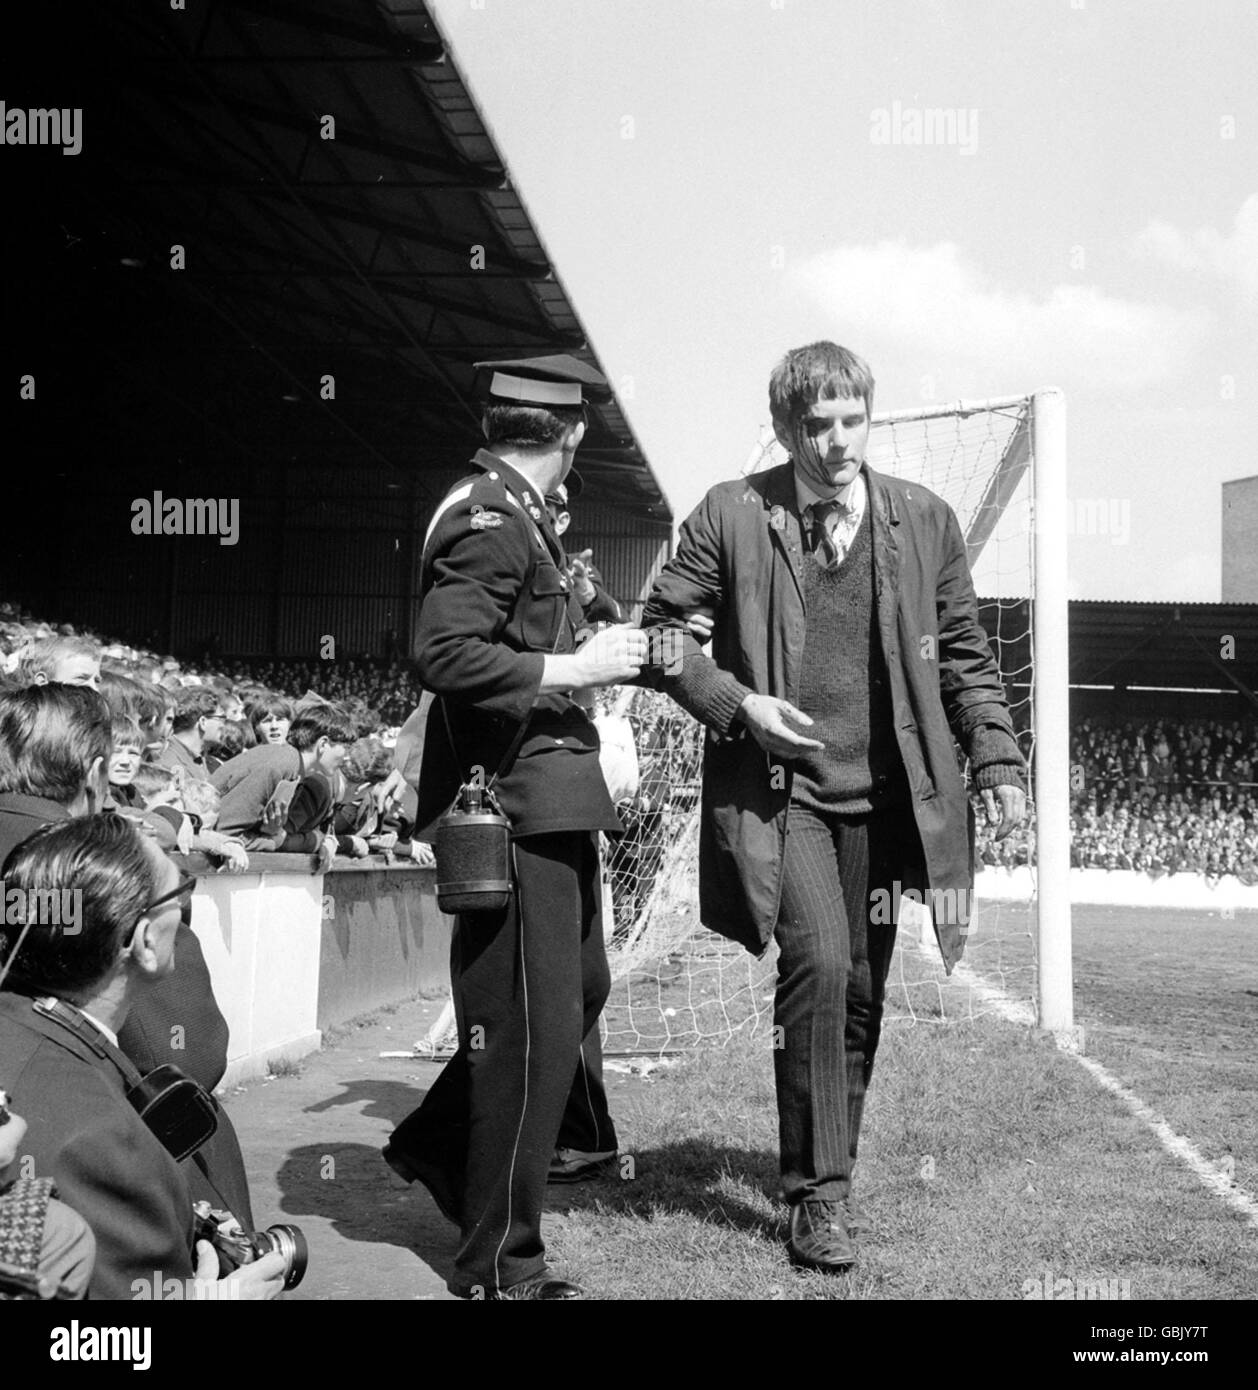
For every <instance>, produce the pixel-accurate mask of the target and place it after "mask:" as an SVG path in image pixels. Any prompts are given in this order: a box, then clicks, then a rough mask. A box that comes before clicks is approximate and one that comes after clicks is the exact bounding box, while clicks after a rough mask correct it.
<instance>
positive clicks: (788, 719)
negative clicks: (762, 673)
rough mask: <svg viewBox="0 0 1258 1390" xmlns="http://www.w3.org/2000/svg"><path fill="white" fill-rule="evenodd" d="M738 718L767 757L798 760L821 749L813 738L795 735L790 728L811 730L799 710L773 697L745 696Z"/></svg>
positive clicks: (807, 720) (808, 721) (821, 745)
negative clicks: (810, 751) (806, 753)
mask: <svg viewBox="0 0 1258 1390" xmlns="http://www.w3.org/2000/svg"><path fill="white" fill-rule="evenodd" d="M738 718H739V719H741V720H742V721H743V723H744V724H746V726H747V728H748V729H749V730H750V731H751V736H752V738H754V739H755V740H756V742H757V743H758V744H759V745H760V747H761V748H763V749H764V751H765V752H766V753H776V754H777V755H778V757H781V758H797V757H798V756H799V755H800V754H801V753H803V752H806V751H807V750H808V749H810V748H824V747H825V744H824V743H821V742H820V741H819V740H817V739H815V738H808V737H806V736H805V735H803V734H797V733H796V732H795V730H794V729H793V728H792V727H791V725H792V724H795V725H798V726H799V727H801V728H805V729H807V728H810V727H811V726H812V720H811V719H809V717H808V716H807V715H806V714H805V713H804V711H803V710H802V709H796V708H795V706H794V705H793V704H791V702H790V701H789V700H779V699H778V698H777V696H776V695H748V696H747V698H746V699H745V700H744V701H743V702H742V704H741V705H739V707H738Z"/></svg>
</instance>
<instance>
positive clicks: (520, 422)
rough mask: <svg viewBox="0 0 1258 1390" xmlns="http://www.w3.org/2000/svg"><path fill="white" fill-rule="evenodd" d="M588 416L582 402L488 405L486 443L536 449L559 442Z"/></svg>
mask: <svg viewBox="0 0 1258 1390" xmlns="http://www.w3.org/2000/svg"><path fill="white" fill-rule="evenodd" d="M584 419H585V409H584V407H582V406H579V405H573V406H567V405H553V406H538V405H498V404H496V403H491V404H489V405H487V406H486V407H485V413H484V416H483V418H482V421H481V424H482V428H483V429H484V431H485V442H486V443H487V444H488V445H489V446H490V448H492V447H493V446H494V445H495V444H506V445H509V446H510V447H513V448H517V449H536V448H539V447H544V446H545V445H548V444H558V443H559V441H560V440H561V439H562V438H563V437H564V435H565V434H567V433H568V431H569V430H570V429H572V428H573V427H574V426H575V425H578V424H580V422H581V421H582V420H584Z"/></svg>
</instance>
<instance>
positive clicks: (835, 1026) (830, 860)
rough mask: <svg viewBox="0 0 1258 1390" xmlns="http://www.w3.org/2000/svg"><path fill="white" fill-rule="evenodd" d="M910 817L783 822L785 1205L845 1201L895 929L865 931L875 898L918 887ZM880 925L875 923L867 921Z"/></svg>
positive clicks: (806, 816) (778, 1069)
mask: <svg viewBox="0 0 1258 1390" xmlns="http://www.w3.org/2000/svg"><path fill="white" fill-rule="evenodd" d="M921 875H922V852H921V843H920V840H919V838H918V834H917V827H916V825H915V823H914V821H913V815H912V812H911V810H910V809H909V808H908V807H903V808H895V809H892V810H886V811H875V812H871V813H870V814H868V815H864V816H854V817H844V816H830V815H821V814H818V813H817V812H814V811H812V810H809V809H807V808H805V807H803V806H798V805H795V804H792V805H791V807H790V809H789V813H788V817H787V834H786V849H785V862H784V865H783V874H782V904H781V909H780V912H779V915H778V924H777V931H776V938H777V942H778V946H779V949H780V955H779V957H778V985H777V997H776V1001H775V1006H774V1023H775V1025H776V1028H777V1030H779V1031H777V1033H776V1039H777V1046H776V1048H775V1050H774V1054H773V1062H774V1072H775V1078H776V1081H777V1100H778V1127H779V1136H780V1143H781V1160H782V1189H783V1194H784V1195H785V1197H786V1200H787V1202H788V1203H790V1204H791V1205H794V1204H795V1203H797V1202H801V1201H839V1200H841V1199H842V1198H844V1197H846V1196H847V1195H848V1193H849V1191H850V1190H851V1181H852V1168H853V1165H854V1164H855V1162H856V1149H857V1142H858V1140H859V1138H860V1126H861V1115H862V1112H863V1110H864V1105H865V1094H866V1091H867V1090H868V1088H869V1079H870V1076H871V1075H872V1073H873V1067H874V1054H875V1053H876V1052H877V1050H878V1038H879V1035H880V1033H881V1031H882V1006H883V994H884V992H885V989H886V981H887V970H888V967H889V966H890V963H891V951H892V947H893V946H894V944H895V923H894V921H892V922H891V923H889V924H887V925H883V924H881V923H880V922H879V923H872V922H871V921H870V916H871V907H872V905H873V903H875V902H877V901H878V898H877V897H876V896H875V895H876V894H877V891H878V890H879V889H884V890H886V891H887V892H888V893H891V892H892V885H893V883H894V882H895V881H896V880H898V881H899V883H900V885H901V890H902V891H903V889H904V888H906V887H910V886H917V885H919V884H920V882H921ZM874 915H877V916H886V915H888V914H886V913H885V912H883V913H878V914H874Z"/></svg>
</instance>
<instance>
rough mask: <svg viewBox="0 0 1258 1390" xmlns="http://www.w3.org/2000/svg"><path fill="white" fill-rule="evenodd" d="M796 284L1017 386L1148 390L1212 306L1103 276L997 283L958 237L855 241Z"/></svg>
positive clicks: (839, 324) (923, 356)
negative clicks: (1179, 303)
mask: <svg viewBox="0 0 1258 1390" xmlns="http://www.w3.org/2000/svg"><path fill="white" fill-rule="evenodd" d="M792 273H793V276H794V279H795V283H796V284H797V285H798V286H799V287H800V288H801V289H802V290H803V291H804V293H805V294H807V295H808V296H810V297H811V298H812V299H813V300H814V301H815V302H816V303H817V304H818V305H819V306H820V307H821V309H822V310H823V311H824V312H825V314H826V315H827V317H828V318H830V319H831V320H832V321H833V322H834V323H835V325H836V331H838V330H841V332H840V336H843V335H846V336H848V337H850V338H852V339H854V340H855V339H858V338H859V340H860V341H862V342H866V343H868V342H870V341H871V340H885V341H886V342H887V343H888V344H889V346H890V347H891V348H892V349H893V350H894V351H896V352H897V353H899V354H901V355H902V356H907V355H910V354H911V356H912V359H913V361H914V362H918V361H920V362H921V363H923V364H924V369H926V370H930V369H931V367H932V365H934V366H936V367H938V368H939V369H942V368H944V367H946V368H947V370H948V371H949V373H950V374H951V373H953V372H954V371H964V372H965V373H967V374H969V375H971V376H979V377H984V378H989V377H990V378H998V379H1000V380H1002V381H1007V382H1009V383H1010V389H1017V387H1018V384H1019V383H1026V382H1030V383H1032V384H1033V385H1035V386H1041V385H1047V384H1050V383H1055V384H1058V385H1062V386H1066V385H1069V384H1071V383H1076V384H1084V385H1087V386H1090V387H1098V388H1104V389H1124V390H1127V389H1139V388H1141V387H1145V386H1151V385H1155V384H1157V383H1159V382H1164V381H1168V380H1171V379H1173V378H1174V377H1175V376H1176V375H1177V374H1178V373H1180V372H1181V371H1182V370H1184V368H1185V367H1186V364H1187V363H1188V361H1189V359H1190V358H1191V356H1192V355H1193V353H1194V352H1195V351H1196V348H1197V346H1198V344H1199V343H1200V341H1201V339H1202V337H1203V336H1204V334H1205V331H1206V328H1207V326H1208V324H1209V316H1208V314H1206V313H1205V311H1203V310H1181V309H1174V308H1171V307H1169V306H1166V305H1159V304H1141V303H1136V302H1133V301H1128V300H1122V299H1116V298H1114V297H1112V296H1110V295H1106V294H1104V293H1102V291H1101V290H1100V289H1098V288H1097V287H1096V286H1095V285H1074V284H1061V285H1057V286H1055V287H1054V288H1053V289H1051V290H1050V291H1048V293H1047V294H1044V295H1039V296H1037V295H1033V294H1027V293H1019V292H1014V291H1009V290H1006V289H1003V288H1001V287H999V286H997V285H995V284H993V283H992V282H991V281H990V279H989V277H987V276H986V275H984V274H983V272H982V271H981V270H979V269H978V268H977V267H976V266H973V265H971V264H969V263H967V262H966V261H965V260H964V259H963V258H962V256H961V253H960V251H959V249H958V248H957V246H956V245H955V244H954V243H953V242H940V243H939V244H938V245H936V246H931V247H922V248H918V247H910V246H908V245H907V244H906V243H905V242H903V241H894V242H892V241H884V242H879V243H878V244H877V245H873V246H844V247H839V248H837V249H836V250H833V251H827V252H824V253H823V254H821V255H819V256H814V257H812V258H811V259H810V260H808V261H806V262H804V263H802V264H801V265H799V266H797V267H796V268H795V270H794V271H793V272H792Z"/></svg>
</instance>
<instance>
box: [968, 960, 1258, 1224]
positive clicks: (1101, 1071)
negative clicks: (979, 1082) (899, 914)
mask: <svg viewBox="0 0 1258 1390" xmlns="http://www.w3.org/2000/svg"><path fill="white" fill-rule="evenodd" d="M952 973H953V976H954V977H957V978H959V979H961V980H962V981H964V982H965V984H967V985H968V986H969V987H970V989H971V990H972V991H973V992H974V994H975V996H976V998H978V1000H979V1001H980V1002H981V1003H982V1004H984V1005H986V1006H988V1007H990V1008H991V1009H992V1011H993V1012H994V1013H996V1014H998V1015H999V1016H1000V1017H1001V1018H1003V1019H1006V1020H1007V1021H1008V1022H1010V1023H1018V1024H1021V1025H1023V1026H1024V1027H1034V1026H1035V1011H1034V1010H1033V1009H1032V1008H1031V1006H1030V1005H1029V1004H1025V1003H1022V1002H1021V1001H1019V1000H1017V999H1011V998H1010V997H1009V995H1007V994H1006V993H1005V992H1004V990H1003V989H1001V988H1000V987H999V986H998V985H993V984H991V983H990V982H989V981H987V980H984V979H983V977H982V976H981V975H979V974H977V973H976V972H975V971H974V970H973V969H971V967H969V966H968V965H964V964H961V965H958V966H957V967H956V968H955V969H954V970H953V972H952ZM1053 1041H1054V1043H1055V1044H1056V1045H1057V1049H1058V1051H1060V1052H1061V1053H1063V1055H1065V1056H1067V1057H1069V1058H1071V1060H1073V1061H1075V1062H1078V1063H1079V1065H1080V1066H1081V1067H1083V1068H1084V1070H1085V1071H1087V1072H1088V1073H1089V1074H1090V1075H1091V1076H1092V1078H1093V1079H1094V1080H1095V1081H1098V1082H1099V1083H1100V1084H1101V1085H1102V1086H1104V1087H1105V1089H1106V1090H1107V1091H1109V1092H1110V1094H1111V1095H1114V1096H1117V1097H1118V1099H1119V1100H1121V1101H1122V1103H1123V1104H1124V1105H1125V1106H1126V1107H1127V1109H1128V1110H1130V1111H1131V1113H1132V1114H1133V1115H1134V1116H1135V1117H1136V1118H1137V1119H1138V1120H1139V1121H1140V1122H1141V1123H1142V1124H1143V1125H1144V1126H1145V1127H1146V1128H1147V1129H1149V1130H1151V1131H1152V1133H1153V1136H1154V1137H1155V1138H1156V1139H1157V1141H1158V1143H1159V1144H1161V1145H1162V1147H1163V1148H1164V1149H1165V1150H1166V1152H1167V1153H1168V1154H1170V1155H1171V1157H1172V1158H1177V1159H1178V1160H1179V1161H1180V1162H1181V1163H1182V1164H1184V1165H1185V1167H1187V1168H1189V1169H1190V1170H1191V1171H1192V1172H1193V1174H1194V1175H1195V1176H1196V1177H1197V1178H1198V1179H1199V1180H1200V1182H1201V1183H1202V1185H1203V1186H1204V1187H1205V1188H1206V1189H1207V1190H1208V1191H1209V1192H1211V1193H1213V1195H1214V1196H1216V1197H1219V1198H1221V1199H1222V1200H1223V1201H1224V1202H1226V1203H1227V1204H1228V1206H1229V1207H1231V1208H1232V1210H1233V1211H1235V1212H1237V1213H1238V1214H1239V1215H1241V1216H1243V1217H1245V1219H1246V1224H1247V1225H1249V1226H1251V1227H1253V1228H1254V1229H1255V1230H1258V1199H1255V1197H1254V1196H1253V1194H1252V1193H1251V1192H1248V1191H1247V1190H1246V1189H1245V1188H1243V1187H1242V1186H1241V1185H1240V1183H1238V1182H1237V1181H1236V1180H1235V1179H1234V1178H1231V1177H1229V1176H1228V1175H1227V1174H1226V1173H1225V1172H1224V1171H1223V1170H1222V1169H1221V1168H1220V1167H1219V1166H1218V1164H1216V1163H1211V1162H1210V1160H1209V1159H1208V1158H1207V1157H1206V1156H1205V1154H1203V1153H1202V1152H1201V1150H1200V1149H1199V1148H1197V1146H1196V1145H1195V1144H1194V1143H1193V1142H1192V1140H1191V1139H1186V1138H1185V1137H1184V1136H1183V1135H1182V1134H1178V1133H1176V1131H1175V1130H1173V1129H1172V1128H1171V1126H1170V1125H1169V1124H1168V1123H1167V1121H1166V1120H1165V1119H1164V1118H1163V1117H1162V1116H1161V1115H1159V1114H1158V1112H1157V1111H1156V1110H1154V1108H1153V1107H1152V1106H1151V1105H1149V1104H1148V1103H1147V1102H1146V1101H1143V1100H1141V1099H1140V1097H1139V1096H1138V1095H1136V1093H1135V1092H1134V1091H1133V1090H1131V1089H1130V1088H1129V1087H1127V1086H1124V1085H1123V1083H1122V1082H1121V1081H1119V1079H1118V1078H1117V1077H1116V1076H1114V1074H1113V1073H1112V1072H1110V1071H1109V1070H1108V1069H1107V1068H1106V1067H1103V1066H1102V1065H1101V1063H1100V1062H1097V1061H1095V1060H1094V1059H1093V1058H1091V1057H1085V1056H1084V1055H1083V1054H1082V1053H1081V1052H1080V1051H1079V1050H1078V1047H1077V1045H1072V1044H1073V1042H1074V1040H1073V1039H1071V1038H1070V1037H1069V1035H1067V1036H1060V1035H1058V1034H1056V1033H1054V1034H1053Z"/></svg>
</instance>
